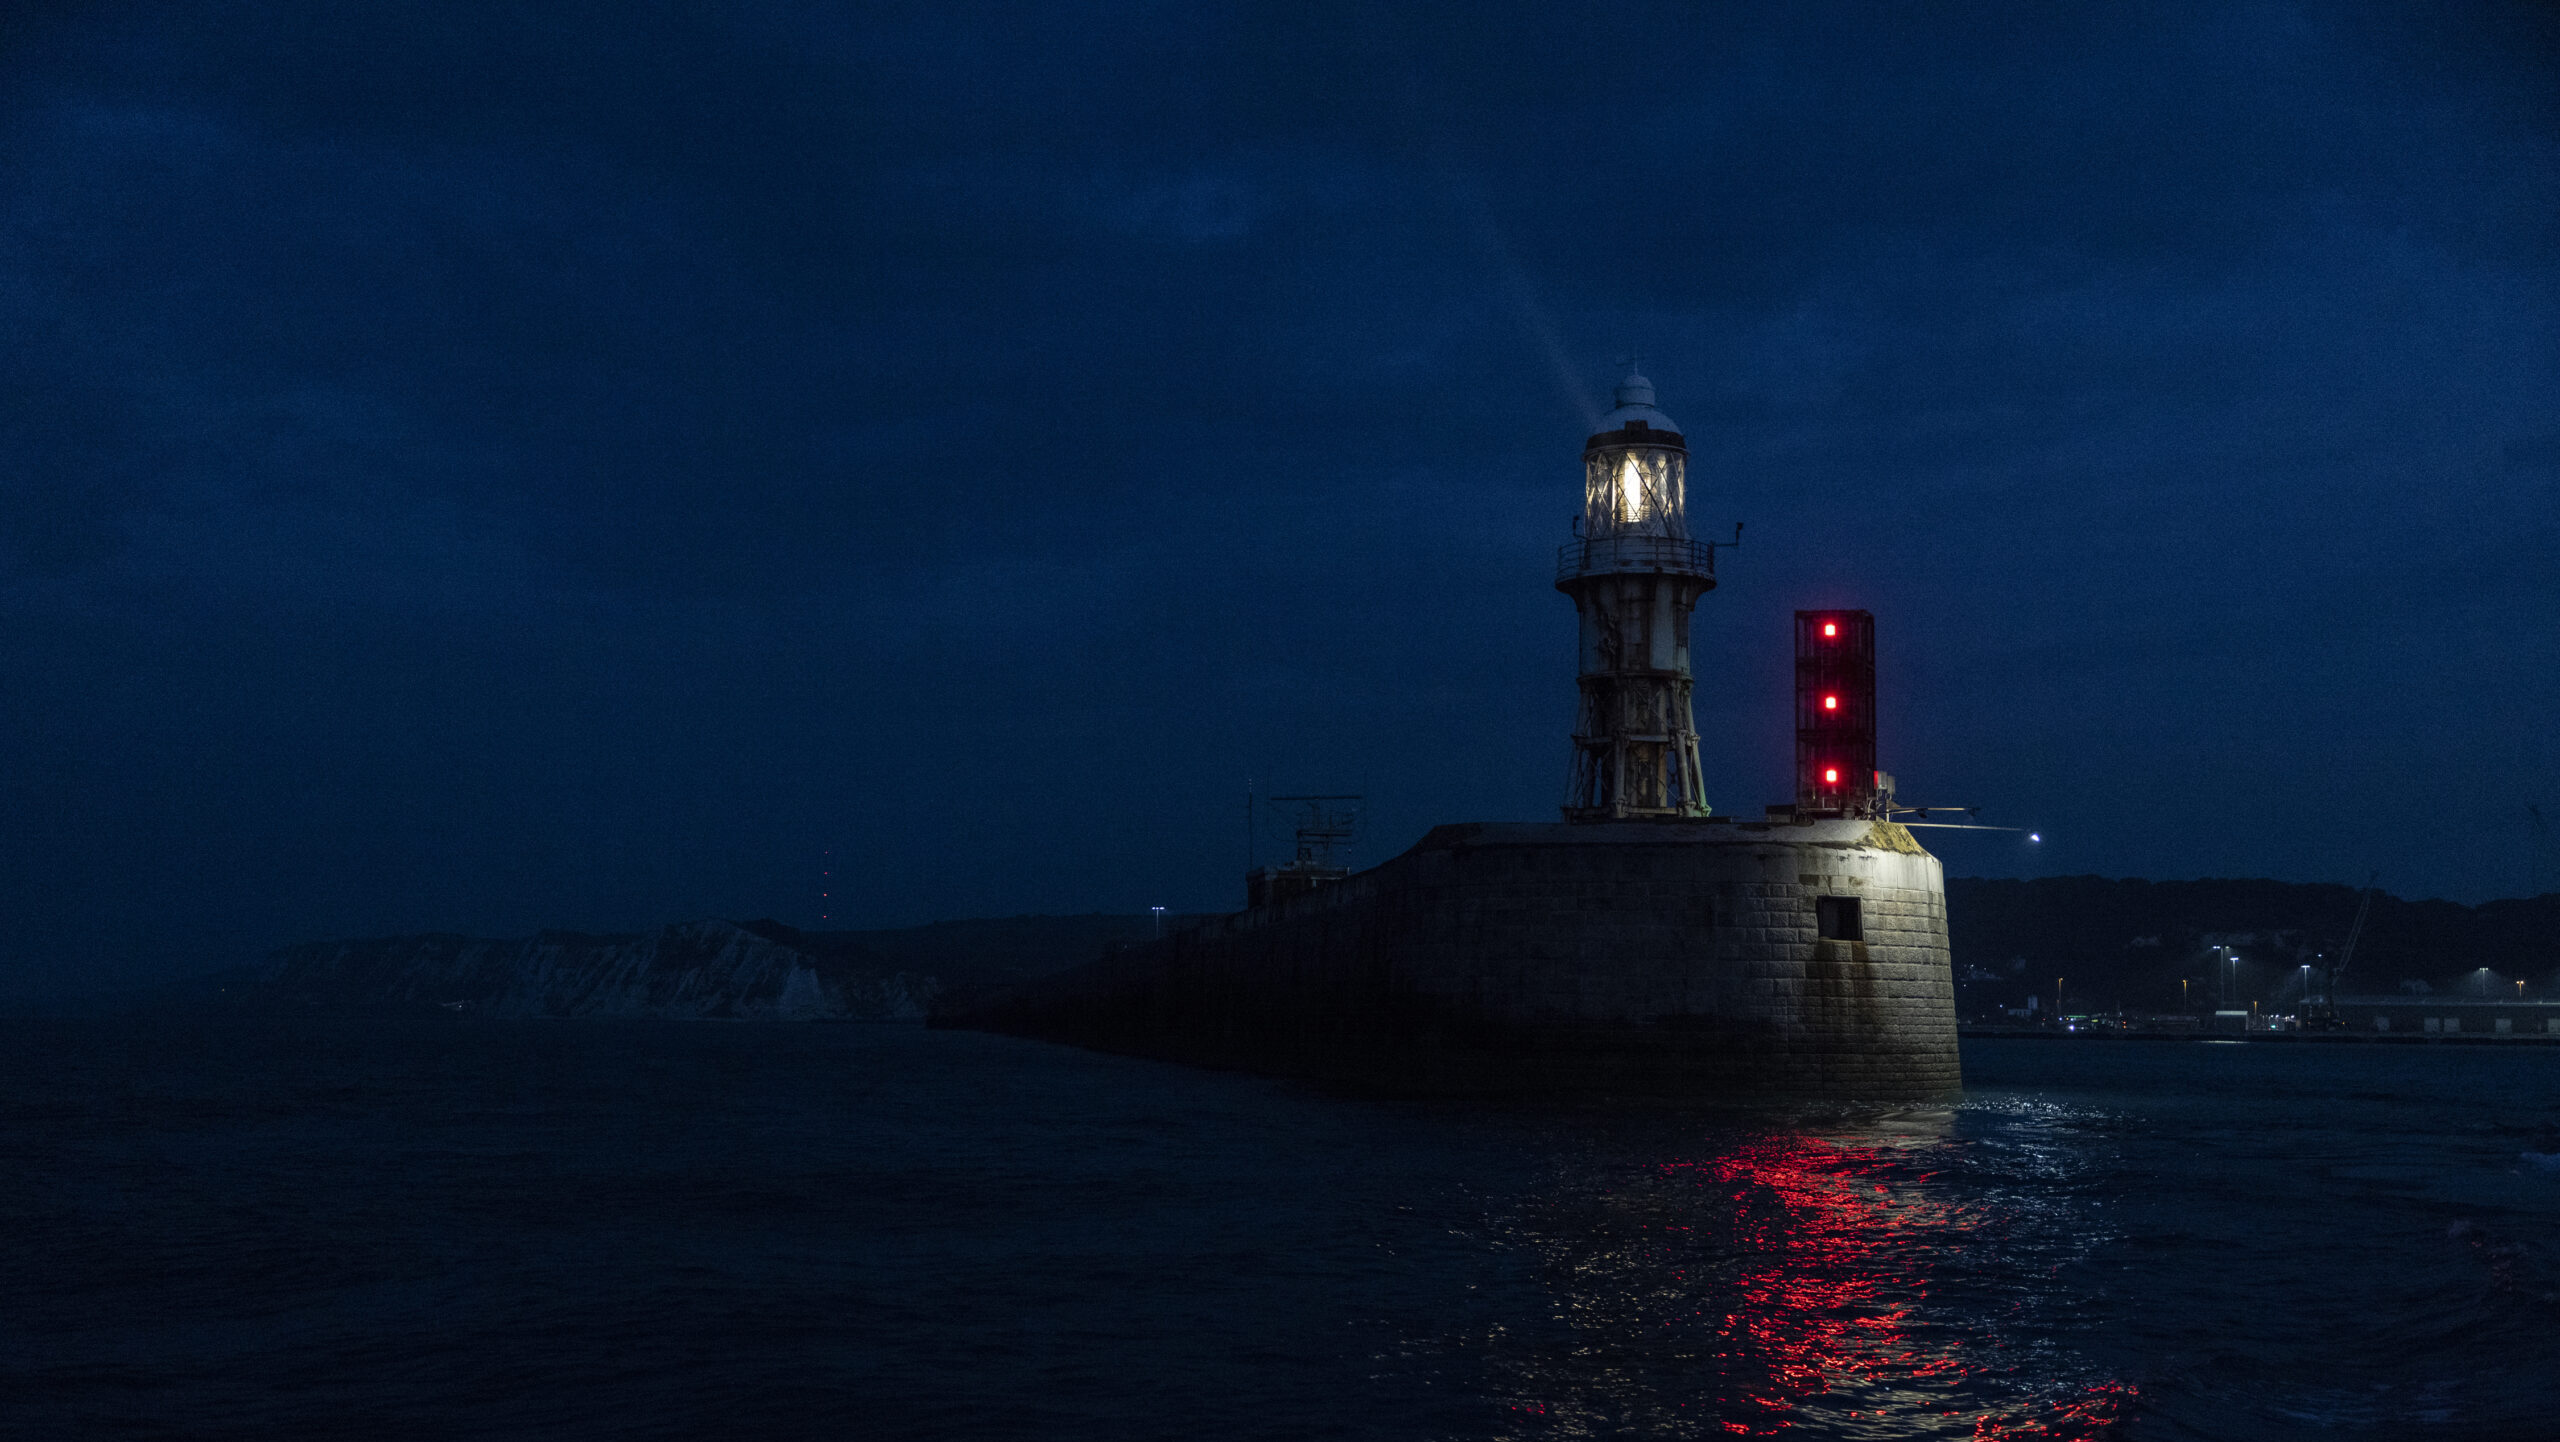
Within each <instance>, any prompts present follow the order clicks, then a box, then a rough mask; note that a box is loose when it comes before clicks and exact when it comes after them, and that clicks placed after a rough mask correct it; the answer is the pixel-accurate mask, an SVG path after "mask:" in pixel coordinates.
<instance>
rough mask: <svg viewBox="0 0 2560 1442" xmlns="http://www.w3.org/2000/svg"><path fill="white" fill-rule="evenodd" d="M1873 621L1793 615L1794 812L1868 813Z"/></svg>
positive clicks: (1872, 764)
mask: <svg viewBox="0 0 2560 1442" xmlns="http://www.w3.org/2000/svg"><path fill="white" fill-rule="evenodd" d="M1876 781H1877V778H1876V619H1875V617H1874V616H1873V615H1871V614H1869V613H1868V612H1865V611H1798V612H1796V809H1797V810H1798V811H1816V812H1821V811H1828V812H1834V813H1837V814H1839V815H1844V816H1865V815H1870V814H1872V813H1873V812H1874V810H1875V808H1876V806H1877V804H1878V801H1879V798H1878V796H1877V794H1876V792H1877V786H1876Z"/></svg>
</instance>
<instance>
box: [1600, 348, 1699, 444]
mask: <svg viewBox="0 0 2560 1442" xmlns="http://www.w3.org/2000/svg"><path fill="white" fill-rule="evenodd" d="M1616 400H1617V407H1616V408H1615V409H1613V410H1611V411H1610V412H1609V413H1608V414H1607V415H1605V416H1602V417H1601V418H1600V424H1599V426H1598V428H1597V429H1596V430H1595V431H1594V433H1593V434H1592V437H1591V440H1590V442H1589V444H1591V445H1594V446H1603V445H1624V444H1626V443H1627V442H1628V441H1629V440H1631V439H1635V437H1630V436H1628V435H1627V434H1626V433H1627V432H1628V431H1637V432H1640V433H1649V434H1644V435H1643V436H1642V439H1643V440H1645V441H1647V442H1650V443H1652V444H1655V445H1661V444H1664V443H1666V442H1667V443H1668V444H1671V445H1675V446H1677V445H1682V444H1683V443H1682V441H1681V437H1680V423H1679V422H1677V421H1674V420H1673V419H1671V417H1669V416H1666V415H1664V414H1663V413H1662V408H1661V407H1659V406H1656V405H1655V404H1654V403H1653V382H1652V381H1650V380H1647V379H1645V376H1644V372H1642V371H1639V370H1636V369H1634V368H1632V367H1630V368H1629V369H1628V371H1627V378H1626V379H1625V380H1622V381H1620V382H1618V389H1617V395H1616ZM1684 448H1685V447H1684Z"/></svg>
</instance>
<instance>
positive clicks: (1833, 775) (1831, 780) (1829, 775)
mask: <svg viewBox="0 0 2560 1442" xmlns="http://www.w3.org/2000/svg"><path fill="white" fill-rule="evenodd" d="M1822 784H1823V785H1825V786H1837V785H1839V784H1840V768H1839V767H1837V766H1825V767H1823V768H1822Z"/></svg>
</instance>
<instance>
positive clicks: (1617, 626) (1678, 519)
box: [1556, 370, 1741, 821]
mask: <svg viewBox="0 0 2560 1442" xmlns="http://www.w3.org/2000/svg"><path fill="white" fill-rule="evenodd" d="M1616 399H1617V408H1616V409H1614V410H1612V411H1610V412H1609V413H1608V414H1607V415H1606V416H1603V417H1601V420H1600V426H1599V429H1598V430H1596V431H1594V432H1593V433H1592V436H1591V438H1590V439H1589V440H1588V441H1585V442H1584V443H1583V447H1582V513H1581V515H1579V516H1578V517H1576V518H1575V520H1574V539H1573V540H1572V541H1570V542H1567V543H1566V545H1565V546H1564V548H1563V550H1562V551H1561V552H1559V553H1558V555H1557V557H1556V589H1557V590H1559V591H1562V592H1564V593H1565V594H1566V595H1568V596H1571V597H1572V598H1573V605H1574V610H1575V611H1576V612H1578V613H1579V614H1580V617H1581V626H1582V648H1581V649H1582V662H1581V678H1580V680H1581V690H1582V704H1581V710H1580V713H1579V715H1578V717H1577V719H1576V721H1575V723H1574V728H1573V775H1572V779H1571V781H1570V783H1569V784H1568V786H1567V789H1566V793H1565V803H1564V815H1565V819H1566V820H1567V821H1618V820H1628V819H1634V818H1644V817H1659V818H1666V819H1673V820H1677V819H1680V818H1684V817H1701V816H1705V815H1706V814H1707V809H1708V808H1707V798H1706V790H1705V787H1704V784H1703V782H1702V781H1701V780H1700V778H1699V774H1698V727H1697V722H1696V720H1695V719H1694V715H1693V712H1692V710H1691V706H1690V693H1691V691H1692V689H1693V687H1694V685H1695V682H1694V680H1693V679H1692V676H1691V674H1690V669H1689V615H1690V612H1691V610H1692V609H1693V608H1694V607H1696V605H1697V604H1698V598H1699V597H1700V596H1703V595H1705V594H1706V593H1707V592H1709V591H1712V590H1714V589H1715V586H1716V572H1715V553H1716V547H1717V546H1718V545H1730V544H1732V542H1708V541H1698V540H1693V539H1691V537H1690V535H1689V516H1688V480H1689V477H1688V470H1689V445H1688V442H1687V440H1685V439H1684V438H1683V437H1682V436H1681V434H1680V428H1679V427H1678V426H1677V425H1675V424H1673V423H1672V420H1671V418H1670V417H1669V416H1666V415H1664V414H1663V413H1662V412H1661V411H1660V410H1658V409H1656V408H1655V406H1654V400H1653V382H1651V381H1649V380H1647V379H1645V378H1644V376H1643V375H1642V374H1640V373H1638V372H1636V371H1633V370H1630V371H1629V372H1628V374H1627V378H1626V379H1625V380H1623V381H1620V382H1619V383H1618V389H1617V397H1616ZM1734 530H1735V536H1736V539H1739V538H1740V535H1741V528H1740V527H1739V526H1737V527H1735V528H1734Z"/></svg>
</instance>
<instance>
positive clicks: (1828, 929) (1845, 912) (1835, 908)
mask: <svg viewBox="0 0 2560 1442" xmlns="http://www.w3.org/2000/svg"><path fill="white" fill-rule="evenodd" d="M1813 928H1814V935H1816V936H1819V937H1821V938H1822V939H1823V940H1824V941H1864V940H1866V939H1867V933H1866V929H1865V928H1864V927H1862V926H1860V925H1859V922H1858V898H1856V897H1854V896H1817V897H1815V898H1814V899H1813Z"/></svg>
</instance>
